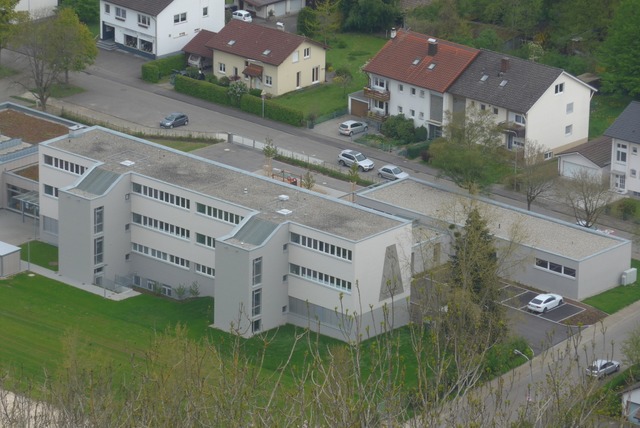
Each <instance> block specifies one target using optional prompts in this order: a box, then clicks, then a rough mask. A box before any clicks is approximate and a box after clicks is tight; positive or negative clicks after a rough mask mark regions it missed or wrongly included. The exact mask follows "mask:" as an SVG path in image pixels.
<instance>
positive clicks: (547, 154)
mask: <svg viewBox="0 0 640 428" xmlns="http://www.w3.org/2000/svg"><path fill="white" fill-rule="evenodd" d="M552 157H553V152H546V153H545V154H544V160H548V159H551V158H552Z"/></svg>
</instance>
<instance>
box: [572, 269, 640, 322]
mask: <svg viewBox="0 0 640 428" xmlns="http://www.w3.org/2000/svg"><path fill="white" fill-rule="evenodd" d="M631 267H633V268H636V269H639V270H640V260H635V259H634V260H631ZM638 300H640V280H636V282H634V283H633V284H631V285H621V286H618V287H616V288H613V289H611V290H607V291H605V292H604V293H600V294H598V295H596V296H593V297H589V298H588V299H585V300H584V303H586V304H587V305H591V306H593V307H594V308H597V309H600V310H601V311H604V312H606V313H607V314H613V313H615V312H618V311H619V310H621V309H623V308H625V307H627V306H629V305H630V304H632V303H634V302H637V301H638Z"/></svg>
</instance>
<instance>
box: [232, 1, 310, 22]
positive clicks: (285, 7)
mask: <svg viewBox="0 0 640 428" xmlns="http://www.w3.org/2000/svg"><path fill="white" fill-rule="evenodd" d="M243 3H244V6H243V7H244V9H245V10H248V11H249V12H251V13H252V14H253V15H255V16H257V17H258V18H262V19H270V18H278V17H280V16H287V15H292V14H293V15H295V14H297V13H298V12H300V10H301V9H302V8H303V7H305V6H306V2H305V0H243Z"/></svg>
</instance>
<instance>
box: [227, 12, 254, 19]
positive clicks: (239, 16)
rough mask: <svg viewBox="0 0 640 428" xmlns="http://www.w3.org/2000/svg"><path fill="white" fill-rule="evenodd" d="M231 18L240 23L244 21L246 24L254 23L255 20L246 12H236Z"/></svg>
mask: <svg viewBox="0 0 640 428" xmlns="http://www.w3.org/2000/svg"><path fill="white" fill-rule="evenodd" d="M231 18H232V19H237V20H239V21H244V22H253V18H252V17H251V14H250V13H249V12H247V11H246V10H236V11H235V12H233V13H232V14H231Z"/></svg>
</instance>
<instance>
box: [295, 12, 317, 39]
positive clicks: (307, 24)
mask: <svg viewBox="0 0 640 428" xmlns="http://www.w3.org/2000/svg"><path fill="white" fill-rule="evenodd" d="M316 23H317V18H316V14H315V12H314V11H313V9H311V8H310V7H303V8H302V9H301V10H300V12H298V26H297V32H298V34H300V35H302V36H306V37H313V36H314V35H315V34H314V31H313V27H314V26H315V25H316Z"/></svg>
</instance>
